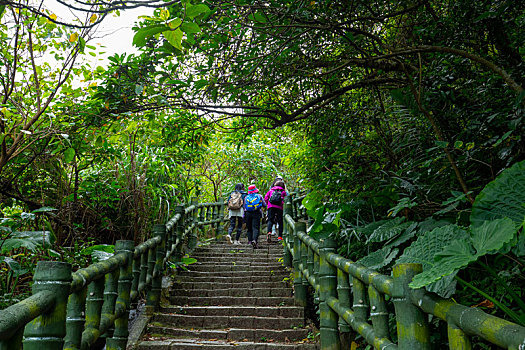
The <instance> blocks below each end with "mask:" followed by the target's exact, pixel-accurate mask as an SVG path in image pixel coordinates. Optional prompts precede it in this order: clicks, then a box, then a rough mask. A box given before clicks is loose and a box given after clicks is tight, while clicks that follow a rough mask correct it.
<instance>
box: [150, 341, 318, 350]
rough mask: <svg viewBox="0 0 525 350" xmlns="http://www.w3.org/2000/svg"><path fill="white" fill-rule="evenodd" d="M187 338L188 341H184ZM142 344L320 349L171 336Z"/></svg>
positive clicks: (312, 345)
mask: <svg viewBox="0 0 525 350" xmlns="http://www.w3.org/2000/svg"><path fill="white" fill-rule="evenodd" d="M184 340H186V341H184ZM140 344H141V345H142V346H144V347H147V349H152V348H155V347H160V348H162V349H167V348H169V349H178V348H182V347H192V346H193V347H196V348H203V349H209V348H211V349H213V348H215V347H219V348H220V349H224V347H230V346H231V347H232V348H237V349H261V348H264V349H282V348H286V349H319V346H318V344H316V343H310V342H289V343H283V342H264V343H263V342H245V341H233V340H232V341H218V340H202V339H194V338H182V339H178V338H170V339H165V340H146V341H141V343H140Z"/></svg>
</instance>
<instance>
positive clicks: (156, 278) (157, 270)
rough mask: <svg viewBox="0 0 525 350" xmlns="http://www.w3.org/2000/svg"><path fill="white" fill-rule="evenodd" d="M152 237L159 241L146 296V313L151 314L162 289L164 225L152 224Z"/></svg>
mask: <svg viewBox="0 0 525 350" xmlns="http://www.w3.org/2000/svg"><path fill="white" fill-rule="evenodd" d="M153 237H160V243H159V245H158V246H157V248H156V252H155V256H156V259H155V267H154V270H153V280H152V282H151V289H150V290H149V291H148V296H147V298H146V314H147V315H153V312H154V311H155V310H156V308H157V306H158V304H159V301H160V293H161V289H162V272H163V271H164V256H165V255H166V252H165V249H166V225H163V224H160V225H154V226H153Z"/></svg>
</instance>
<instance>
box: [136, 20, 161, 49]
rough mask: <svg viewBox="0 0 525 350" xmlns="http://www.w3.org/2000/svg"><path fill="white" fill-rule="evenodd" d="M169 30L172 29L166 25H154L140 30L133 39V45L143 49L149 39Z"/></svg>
mask: <svg viewBox="0 0 525 350" xmlns="http://www.w3.org/2000/svg"><path fill="white" fill-rule="evenodd" d="M168 29H170V28H169V27H168V26H166V25H164V24H154V25H151V26H148V27H145V28H140V29H139V30H138V31H137V33H136V34H135V36H134V37H133V45H135V46H138V47H142V46H144V45H146V39H147V38H148V37H150V36H153V35H155V34H157V33H161V32H164V31H166V30H168Z"/></svg>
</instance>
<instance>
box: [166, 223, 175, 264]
mask: <svg viewBox="0 0 525 350" xmlns="http://www.w3.org/2000/svg"><path fill="white" fill-rule="evenodd" d="M173 231H174V228H173V226H170V228H169V230H168V226H167V225H166V249H165V254H164V257H167V258H169V255H170V254H171V253H173V252H172V249H173V244H174V242H173V240H174V235H173Z"/></svg>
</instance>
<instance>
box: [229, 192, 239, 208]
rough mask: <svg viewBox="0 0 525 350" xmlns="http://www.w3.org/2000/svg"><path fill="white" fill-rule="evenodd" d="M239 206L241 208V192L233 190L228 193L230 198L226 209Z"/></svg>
mask: <svg viewBox="0 0 525 350" xmlns="http://www.w3.org/2000/svg"><path fill="white" fill-rule="evenodd" d="M241 208H242V194H241V192H239V191H234V192H232V194H231V195H230V200H229V201H228V209H230V210H239V209H241Z"/></svg>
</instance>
